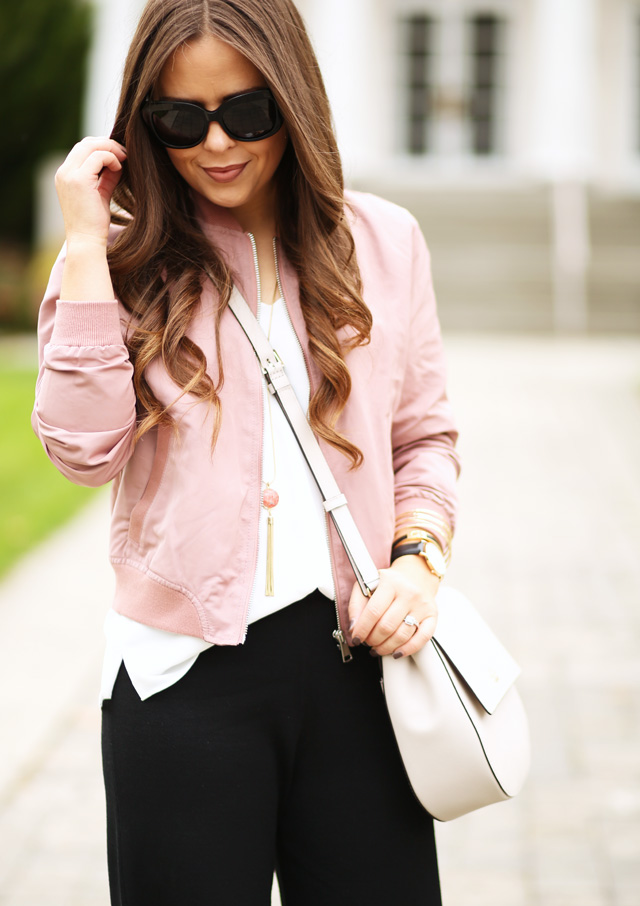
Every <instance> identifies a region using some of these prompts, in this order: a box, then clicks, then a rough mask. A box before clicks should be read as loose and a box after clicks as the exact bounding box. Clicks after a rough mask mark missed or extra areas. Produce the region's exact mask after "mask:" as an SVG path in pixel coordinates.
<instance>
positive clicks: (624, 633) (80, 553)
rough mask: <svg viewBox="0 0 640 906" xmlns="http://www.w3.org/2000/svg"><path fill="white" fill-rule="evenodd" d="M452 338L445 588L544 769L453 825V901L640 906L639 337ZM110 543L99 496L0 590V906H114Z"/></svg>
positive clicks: (446, 838)
mask: <svg viewBox="0 0 640 906" xmlns="http://www.w3.org/2000/svg"><path fill="white" fill-rule="evenodd" d="M447 345H448V350H449V361H450V372H451V396H452V398H453V400H454V403H455V405H456V409H457V411H458V414H459V421H460V425H461V428H462V430H463V436H462V440H461V452H462V456H463V460H464V465H465V471H464V475H463V478H462V479H461V482H460V493H461V499H462V507H461V518H460V524H459V530H458V534H457V543H456V549H455V562H454V566H453V567H452V570H451V574H450V576H451V578H450V581H451V583H452V584H456V585H458V586H459V587H460V588H461V589H462V590H463V591H466V592H467V593H468V594H469V595H470V596H471V597H473V598H474V600H475V601H476V602H477V603H478V604H479V605H480V607H481V608H482V609H483V610H484V611H485V613H486V614H487V615H488V616H489V619H490V620H491V621H492V623H493V624H494V626H496V627H498V626H499V627H500V634H501V635H502V637H503V639H504V641H505V642H506V643H507V645H508V646H509V647H510V648H511V650H512V651H513V653H514V654H515V655H516V657H517V658H518V659H519V660H520V662H521V664H522V666H523V671H524V673H523V678H522V681H521V684H520V687H521V692H522V694H523V697H524V698H525V700H526V703H527V706H528V710H529V714H530V719H531V725H532V733H533V739H534V768H533V772H532V777H531V780H530V782H529V784H528V786H527V788H526V791H525V792H524V793H523V794H522V795H521V796H520V797H519V798H518V799H517V800H516V801H514V802H511V803H505V804H501V805H498V806H494V807H492V808H490V809H486V810H484V811H482V812H478V813H475V814H473V815H470V816H467V817H465V818H461V819H459V820H458V821H455V822H452V823H451V824H447V825H440V826H438V838H439V849H440V860H441V866H442V883H443V890H444V902H445V906H639V904H640V645H639V643H640V607H639V606H638V605H639V602H640V556H639V554H638V552H639V551H640V339H625V338H620V339H611V340H576V341H571V340H562V341H559V340H557V341H554V340H553V339H548V338H547V339H544V338H509V337H482V336H473V337H464V336H459V335H456V336H451V337H449V338H448V344H447ZM106 532H107V529H106V498H104V497H103V498H100V499H98V500H97V501H96V502H95V503H92V505H91V508H90V509H89V510H87V511H85V512H84V513H83V514H82V515H81V516H80V517H79V518H78V519H77V520H76V521H75V522H74V523H73V524H71V525H70V526H69V527H68V528H66V529H64V530H63V531H62V532H61V533H60V534H58V535H57V536H56V537H55V538H53V539H52V540H51V541H50V542H48V543H47V544H45V545H44V546H43V547H42V548H41V549H39V550H38V551H36V552H35V553H34V554H33V555H31V556H29V557H28V558H27V559H26V560H25V561H23V562H22V563H21V564H20V565H19V566H18V568H17V569H16V570H15V571H14V572H13V573H12V575H11V576H10V577H9V578H8V579H7V580H6V582H5V583H4V584H3V585H2V586H0V639H1V640H2V641H1V646H2V647H1V649H0V651H1V653H2V656H1V657H0V734H1V738H2V744H1V761H0V906H89V904H90V906H107V903H108V896H107V891H106V872H105V867H104V862H105V859H104V832H103V814H102V812H103V801H102V790H101V778H100V767H99V715H98V711H97V708H96V698H97V686H98V678H99V662H100V655H101V647H102V640H101V623H102V619H103V615H104V611H105V609H106V607H107V605H108V601H109V597H110V589H111V577H110V574H109V570H108V567H107V566H106V564H105V556H104V550H105V546H106ZM397 904H398V906H402V890H401V886H400V887H399V890H398V899H397ZM176 906H188V904H176ZM239 906H242V904H239ZM327 906H331V904H327ZM354 906H360V904H354ZM362 906H364V904H362ZM394 906H395V904H394Z"/></svg>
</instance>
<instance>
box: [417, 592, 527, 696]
mask: <svg viewBox="0 0 640 906" xmlns="http://www.w3.org/2000/svg"><path fill="white" fill-rule="evenodd" d="M437 603H438V609H439V616H438V625H437V628H436V632H435V636H434V639H433V641H434V643H435V644H436V645H437V646H438V648H440V649H441V651H442V652H443V653H444V654H445V655H446V657H447V659H448V660H449V661H450V662H451V663H452V664H453V666H454V667H455V668H456V670H457V671H458V673H459V674H460V675H461V676H462V678H463V679H464V681H465V682H466V683H467V685H468V686H469V687H470V688H471V690H472V691H473V693H474V695H475V696H476V698H477V699H478V701H479V702H480V704H481V705H482V707H483V708H484V710H485V711H487V713H488V714H493V712H494V711H495V709H496V708H497V707H498V705H499V704H500V702H501V701H502V699H503V698H504V696H505V695H506V694H507V692H508V691H509V689H510V688H511V686H513V684H514V682H515V681H516V679H517V678H518V676H519V675H520V667H519V666H518V664H517V663H516V662H515V661H514V659H513V658H512V657H511V655H510V654H509V652H508V651H507V650H506V648H505V647H504V646H503V645H502V644H501V643H500V642H499V641H498V639H497V638H496V637H495V635H494V634H493V632H492V631H491V629H490V628H489V626H488V625H487V624H486V623H485V621H484V620H483V619H482V617H481V616H480V614H479V613H478V611H477V610H476V609H475V607H474V606H473V604H472V603H471V601H469V600H468V598H465V596H464V595H463V594H462V593H461V592H459V591H456V589H454V588H447V587H444V588H441V589H440V591H439V592H438V597H437Z"/></svg>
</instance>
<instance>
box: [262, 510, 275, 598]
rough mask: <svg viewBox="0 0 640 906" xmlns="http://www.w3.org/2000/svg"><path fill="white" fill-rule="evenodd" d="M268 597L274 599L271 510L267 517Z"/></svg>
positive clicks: (266, 589)
mask: <svg viewBox="0 0 640 906" xmlns="http://www.w3.org/2000/svg"><path fill="white" fill-rule="evenodd" d="M264 593H265V595H266V596H267V597H269V598H272V597H273V515H272V513H271V510H269V515H268V516H267V581H266V583H265V587H264Z"/></svg>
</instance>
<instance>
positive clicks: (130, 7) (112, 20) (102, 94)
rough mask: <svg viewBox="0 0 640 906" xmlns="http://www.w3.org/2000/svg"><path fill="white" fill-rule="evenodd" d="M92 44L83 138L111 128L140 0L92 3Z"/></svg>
mask: <svg viewBox="0 0 640 906" xmlns="http://www.w3.org/2000/svg"><path fill="white" fill-rule="evenodd" d="M92 2H93V6H94V10H93V12H94V29H93V43H92V46H91V51H90V54H89V67H88V76H87V88H86V93H85V106H84V132H85V134H86V135H106V134H108V133H109V132H110V131H111V129H112V127H113V120H114V117H115V112H116V107H117V104H118V98H119V96H120V83H121V80H122V70H123V68H124V61H125V58H126V55H127V51H128V49H129V43H130V41H131V38H132V36H133V32H134V31H135V27H136V24H137V22H138V18H139V16H140V13H141V12H142V7H143V0H92Z"/></svg>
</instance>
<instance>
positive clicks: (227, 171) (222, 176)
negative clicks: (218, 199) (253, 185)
mask: <svg viewBox="0 0 640 906" xmlns="http://www.w3.org/2000/svg"><path fill="white" fill-rule="evenodd" d="M247 164H248V161H245V163H243V164H230V165H229V166H228V167H203V168H202V169H203V170H204V172H205V173H206V174H207V176H210V177H211V179H213V180H215V181H216V182H233V180H234V179H236V178H237V177H238V176H240V174H241V173H242V172H243V170H244V168H245V167H246V166H247Z"/></svg>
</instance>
